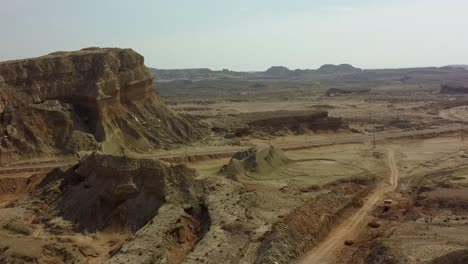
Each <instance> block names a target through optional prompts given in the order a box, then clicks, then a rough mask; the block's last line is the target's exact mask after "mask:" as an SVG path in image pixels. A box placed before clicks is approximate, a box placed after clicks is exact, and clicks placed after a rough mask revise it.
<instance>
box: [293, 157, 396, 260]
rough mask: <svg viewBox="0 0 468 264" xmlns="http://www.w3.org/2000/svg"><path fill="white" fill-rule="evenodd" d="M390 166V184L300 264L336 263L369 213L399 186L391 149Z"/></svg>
mask: <svg viewBox="0 0 468 264" xmlns="http://www.w3.org/2000/svg"><path fill="white" fill-rule="evenodd" d="M388 166H389V167H390V172H391V173H390V178H389V183H388V184H382V185H380V186H378V187H377V188H376V189H375V191H374V192H373V193H372V194H371V195H370V196H369V197H367V200H366V201H364V204H363V206H362V207H361V208H360V209H359V210H358V211H356V212H355V213H354V214H353V215H352V216H351V217H349V218H347V219H346V220H345V221H344V222H342V223H341V224H339V225H338V226H337V227H335V228H334V229H333V230H332V231H331V232H330V234H329V235H328V236H327V238H326V239H325V240H324V241H323V242H321V243H320V244H319V245H318V246H317V247H315V248H314V249H313V250H312V251H311V252H310V253H309V254H307V255H306V257H305V258H304V259H303V260H302V261H300V263H302V264H331V263H335V260H336V257H337V254H338V253H339V252H340V250H341V249H342V248H343V246H344V241H345V240H348V239H353V238H354V237H356V236H357V235H358V234H359V229H360V228H362V227H363V226H364V225H365V220H366V217H367V215H368V214H369V212H370V211H371V210H372V209H373V208H374V207H375V205H376V204H377V203H378V202H380V201H381V200H382V198H383V196H384V195H385V194H386V193H388V192H391V191H394V190H395V189H396V187H397V186H398V178H399V172H398V168H397V166H396V161H395V152H394V151H393V150H391V149H389V150H388Z"/></svg>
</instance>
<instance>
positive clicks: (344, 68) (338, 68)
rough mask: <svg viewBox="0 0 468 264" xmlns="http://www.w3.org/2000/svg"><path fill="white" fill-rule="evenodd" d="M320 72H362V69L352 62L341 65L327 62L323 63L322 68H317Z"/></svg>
mask: <svg viewBox="0 0 468 264" xmlns="http://www.w3.org/2000/svg"><path fill="white" fill-rule="evenodd" d="M317 72H319V73H327V74H333V73H359V72H362V69H360V68H355V67H353V66H352V65H350V64H340V65H333V64H325V65H322V66H321V67H320V68H318V69H317Z"/></svg>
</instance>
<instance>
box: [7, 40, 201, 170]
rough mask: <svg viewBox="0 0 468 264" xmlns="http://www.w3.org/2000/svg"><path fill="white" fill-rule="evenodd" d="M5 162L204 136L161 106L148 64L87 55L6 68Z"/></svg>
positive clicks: (129, 56) (135, 58)
mask: <svg viewBox="0 0 468 264" xmlns="http://www.w3.org/2000/svg"><path fill="white" fill-rule="evenodd" d="M0 102H1V104H0V111H1V118H0V131H1V132H2V137H1V144H0V145H1V150H2V153H4V155H2V161H8V160H15V159H18V158H20V157H21V158H23V159H24V158H26V157H30V158H32V157H37V156H41V155H61V154H71V153H76V152H78V151H81V150H102V151H104V152H108V153H122V152H124V153H125V151H134V152H143V151H150V150H152V149H156V148H162V147H166V148H167V147H171V146H173V144H177V143H184V142H189V141H193V140H198V139H200V138H202V136H203V135H204V128H203V126H201V125H200V124H199V123H198V122H197V121H195V120H194V119H193V118H191V117H184V116H181V115H178V114H176V113H174V112H173V111H171V110H169V109H168V108H167V107H166V106H165V105H164V104H163V103H162V102H161V100H160V98H159V95H158V94H157V93H156V91H155V89H154V84H153V77H152V76H151V74H150V73H149V71H148V69H147V68H146V66H145V65H144V58H143V56H141V55H140V54H138V53H136V52H135V51H133V50H131V49H110V48H108V49H100V48H88V49H83V50H80V51H75V52H55V53H52V54H49V55H46V56H43V57H39V58H34V59H27V60H19V61H7V62H2V63H0Z"/></svg>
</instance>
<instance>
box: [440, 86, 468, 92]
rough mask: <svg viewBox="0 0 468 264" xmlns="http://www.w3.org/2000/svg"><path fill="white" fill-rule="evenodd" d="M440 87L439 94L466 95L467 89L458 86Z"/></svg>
mask: <svg viewBox="0 0 468 264" xmlns="http://www.w3.org/2000/svg"><path fill="white" fill-rule="evenodd" d="M440 87H441V88H440V91H439V93H441V94H468V87H466V86H463V85H460V84H442V85H441V86H440Z"/></svg>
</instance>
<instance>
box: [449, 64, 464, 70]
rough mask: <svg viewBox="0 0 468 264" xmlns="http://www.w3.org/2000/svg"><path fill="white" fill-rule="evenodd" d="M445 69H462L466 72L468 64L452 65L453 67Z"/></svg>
mask: <svg viewBox="0 0 468 264" xmlns="http://www.w3.org/2000/svg"><path fill="white" fill-rule="evenodd" d="M447 67H454V68H463V69H465V70H468V64H454V65H448V66H447Z"/></svg>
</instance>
